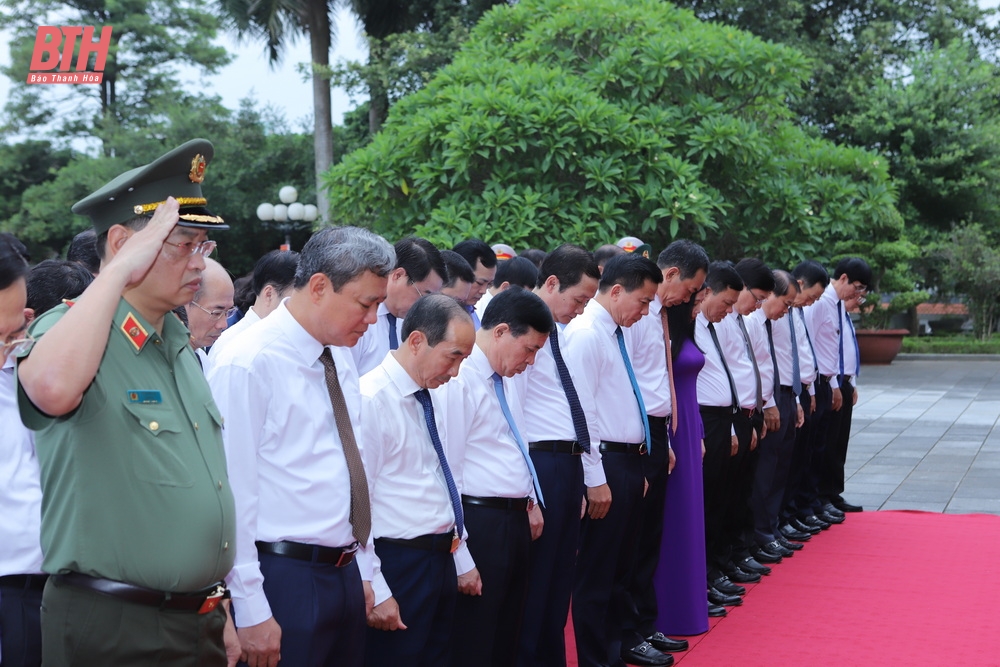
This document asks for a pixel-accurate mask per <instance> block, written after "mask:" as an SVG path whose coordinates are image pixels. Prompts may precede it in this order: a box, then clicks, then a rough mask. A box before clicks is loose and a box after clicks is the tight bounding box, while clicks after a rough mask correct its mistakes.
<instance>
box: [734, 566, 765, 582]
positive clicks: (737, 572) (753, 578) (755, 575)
mask: <svg viewBox="0 0 1000 667" xmlns="http://www.w3.org/2000/svg"><path fill="white" fill-rule="evenodd" d="M762 567H763V566H762ZM726 576H727V577H729V580H730V581H732V582H734V583H737V584H756V583H757V582H758V581H760V573H759V572H748V571H747V570H744V569H742V568H739V567H735V566H734V567H733V568H732V569H731V570H726Z"/></svg>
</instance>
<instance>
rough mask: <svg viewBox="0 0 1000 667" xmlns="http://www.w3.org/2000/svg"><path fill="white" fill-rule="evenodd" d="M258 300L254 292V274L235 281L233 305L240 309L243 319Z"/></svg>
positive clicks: (251, 273)
mask: <svg viewBox="0 0 1000 667" xmlns="http://www.w3.org/2000/svg"><path fill="white" fill-rule="evenodd" d="M256 300H257V295H256V294H254V291H253V272H252V271H251V272H250V273H248V274H246V275H244V276H240V277H239V278H237V279H236V280H234V281H233V305H234V306H236V307H237V308H239V309H240V313H241V314H240V317H241V318H242V317H243V315H245V314H246V313H247V312H248V311H249V310H250V307H251V306H252V305H253V303H254V301H256Z"/></svg>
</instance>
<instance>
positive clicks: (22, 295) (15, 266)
mask: <svg viewBox="0 0 1000 667" xmlns="http://www.w3.org/2000/svg"><path fill="white" fill-rule="evenodd" d="M24 253H25V248H24V246H23V245H22V244H21V243H20V241H18V240H17V239H15V238H14V237H13V236H11V235H10V234H0V424H3V430H2V431H0V479H2V480H4V481H3V484H2V485H0V505H2V506H3V508H4V510H3V512H2V513H0V662H2V663H3V664H4V665H5V666H6V665H17V666H22V665H23V666H24V667H27V666H29V665H32V666H37V665H40V664H41V661H42V636H41V624H40V620H39V610H40V608H41V605H42V589H43V588H44V586H45V581H46V579H47V578H48V576H47V575H45V574H43V573H42V546H41V542H40V540H39V535H40V532H41V517H42V509H41V508H42V488H41V485H40V482H39V470H38V457H37V456H36V455H35V439H34V437H33V435H32V432H31V431H30V430H28V429H27V428H26V427H25V426H24V424H22V423H21V415H20V413H19V411H18V408H17V388H16V385H15V380H14V357H15V355H16V354H17V353H18V352H19V351H20V349H21V348H22V347H24V346H25V345H28V344H30V343H27V342H23V341H25V340H26V339H27V335H26V333H25V332H26V331H27V329H28V323H29V322H30V321H31V318H32V316H33V314H34V313H33V311H31V310H30V309H28V308H26V302H27V286H26V280H25V279H26V277H27V275H28V262H27V260H26V258H25V254H24Z"/></svg>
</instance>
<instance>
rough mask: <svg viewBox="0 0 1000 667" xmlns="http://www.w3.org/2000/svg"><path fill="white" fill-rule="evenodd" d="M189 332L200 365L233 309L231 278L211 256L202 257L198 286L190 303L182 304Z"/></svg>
mask: <svg viewBox="0 0 1000 667" xmlns="http://www.w3.org/2000/svg"><path fill="white" fill-rule="evenodd" d="M184 308H185V310H186V311H187V325H188V330H189V331H190V332H191V347H193V348H194V349H195V352H196V353H197V355H198V361H200V362H201V365H202V368H206V367H207V364H208V349H209V348H211V347H212V345H213V344H214V343H215V341H216V340H218V338H219V336H220V335H221V334H222V332H223V331H225V330H226V327H227V326H229V322H228V321H227V319H226V318H228V317H229V315H231V314H232V312H233V279H232V278H230V277H229V272H228V271H226V270H225V269H224V268H222V265H221V264H219V263H218V262H217V261H215V260H214V259H212V258H211V257H206V258H205V270H204V271H202V272H201V287H199V288H198V291H197V292H195V295H194V299H193V300H192V301H191V303H189V304H187V305H186V306H184Z"/></svg>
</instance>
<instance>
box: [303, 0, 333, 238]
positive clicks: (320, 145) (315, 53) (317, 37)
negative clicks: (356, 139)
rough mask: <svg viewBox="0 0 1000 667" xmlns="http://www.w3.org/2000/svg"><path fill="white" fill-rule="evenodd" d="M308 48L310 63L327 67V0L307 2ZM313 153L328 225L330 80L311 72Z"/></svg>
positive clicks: (319, 196) (320, 205)
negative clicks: (326, 182)
mask: <svg viewBox="0 0 1000 667" xmlns="http://www.w3.org/2000/svg"><path fill="white" fill-rule="evenodd" d="M309 46H310V51H311V54H312V61H313V63H314V64H316V65H323V66H325V67H328V66H329V64H330V6H329V4H328V3H327V0H311V1H310V3H309ZM312 84H313V151H314V153H315V157H316V207H317V208H318V209H319V222H320V223H321V224H322V223H324V222H329V221H330V219H331V216H330V198H329V197H328V196H327V194H326V189H325V188H324V187H323V179H322V176H323V174H325V173H326V172H327V171H329V169H330V166H331V165H332V164H333V120H332V118H331V115H332V112H331V109H330V79H328V78H326V76H324V75H323V74H320V73H318V72H316V71H315V69H314V71H313V74H312Z"/></svg>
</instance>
